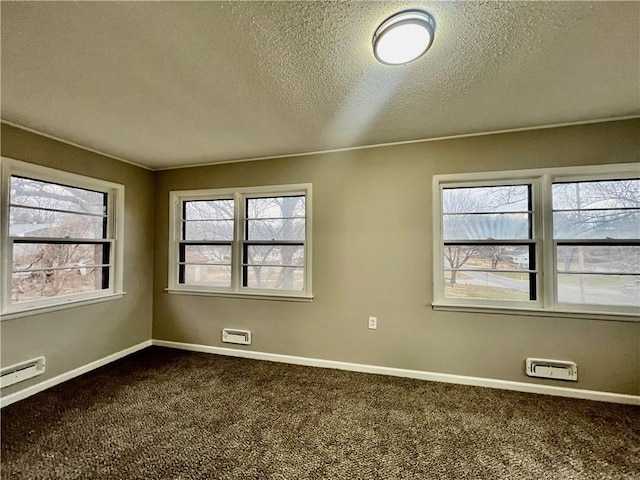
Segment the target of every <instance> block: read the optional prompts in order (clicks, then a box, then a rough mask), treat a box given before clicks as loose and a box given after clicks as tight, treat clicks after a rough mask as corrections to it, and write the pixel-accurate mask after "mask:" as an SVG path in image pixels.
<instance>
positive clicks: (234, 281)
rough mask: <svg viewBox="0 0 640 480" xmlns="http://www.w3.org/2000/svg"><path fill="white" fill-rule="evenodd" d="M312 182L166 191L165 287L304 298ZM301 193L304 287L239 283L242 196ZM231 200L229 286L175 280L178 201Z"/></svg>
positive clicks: (308, 267)
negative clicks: (244, 285)
mask: <svg viewBox="0 0 640 480" xmlns="http://www.w3.org/2000/svg"><path fill="white" fill-rule="evenodd" d="M311 191H312V186H311V184H310V183H300V184H291V185H269V186H263V187H238V188H217V189H208V190H178V191H171V192H169V262H168V263H169V265H168V287H167V288H166V289H165V290H166V291H167V292H168V293H171V294H183V295H201V296H213V297H230V298H252V299H258V300H283V301H297V302H305V301H306V302H308V301H311V300H312V299H313V295H312V293H311V292H312V277H313V275H312V263H313V262H312V234H311V230H312V224H313V220H312V212H313V208H312V194H311ZM281 195H304V196H305V252H304V259H305V264H304V269H305V279H304V285H305V289H304V290H303V291H300V292H296V291H291V290H284V291H279V290H271V289H258V288H250V287H242V286H241V285H240V284H241V274H240V271H241V264H242V255H241V254H240V246H241V242H242V208H243V207H242V203H243V202H242V200H243V199H245V198H251V197H261V196H281ZM231 198H233V200H234V239H233V240H232V241H231V250H232V253H231V262H232V263H231V287H229V288H222V287H217V288H214V287H206V286H196V285H184V284H180V283H179V282H178V260H179V258H178V252H179V242H180V240H181V238H180V237H181V233H182V232H181V224H180V222H179V219H180V218H181V204H182V202H183V201H193V200H215V199H231Z"/></svg>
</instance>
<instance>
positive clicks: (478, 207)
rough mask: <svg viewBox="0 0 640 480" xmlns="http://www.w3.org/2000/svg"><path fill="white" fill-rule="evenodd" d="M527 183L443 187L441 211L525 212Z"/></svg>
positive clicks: (527, 194) (527, 191) (527, 199)
mask: <svg viewBox="0 0 640 480" xmlns="http://www.w3.org/2000/svg"><path fill="white" fill-rule="evenodd" d="M528 206H529V185H510V186H501V187H472V188H445V189H444V190H443V191H442V212H443V213H491V212H526V211H527V210H528V209H529V207H528Z"/></svg>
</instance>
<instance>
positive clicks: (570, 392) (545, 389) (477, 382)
mask: <svg viewBox="0 0 640 480" xmlns="http://www.w3.org/2000/svg"><path fill="white" fill-rule="evenodd" d="M152 342H153V345H157V346H159V347H168V348H176V349H179V350H189V351H192V352H204V353H213V354H216V355H226V356H230V357H242V358H250V359H254V360H267V361H270V362H281V363H291V364H294V365H305V366H309V367H320V368H333V369H337V370H349V371H352V372H363V373H375V374H379V375H389V376H393V377H405V378H416V379H418V380H428V381H432V382H444V383H456V384H460V385H472V386H475V387H488V388H498V389H501V390H515V391H517V392H526V393H539V394H543V395H553V396H557V397H569V398H579V399H583V400H596V401H599V402H612V403H622V404H626V405H640V396H638V395H626V394H622V393H610V392H599V391H596V390H580V389H576V388H566V387H556V386H551V385H538V384H533V383H525V382H514V381H510V380H496V379H492V378H482V377H467V376H464V375H450V374H446V373H435V372H424V371H421V370H407V369H403V368H393V367H380V366H376V365H365V364H360V363H347V362H337V361H333V360H322V359H319V358H308V357H296V356H291V355H280V354H277V353H266V352H256V351H251V350H239V349H235V348H222V347H212V346H209V345H197V344H193V343H181V342H171V341H167V340H152Z"/></svg>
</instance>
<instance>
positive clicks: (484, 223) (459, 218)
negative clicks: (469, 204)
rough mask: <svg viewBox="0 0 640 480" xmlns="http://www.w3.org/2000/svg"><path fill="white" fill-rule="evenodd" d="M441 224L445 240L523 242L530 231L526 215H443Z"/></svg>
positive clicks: (528, 219)
mask: <svg viewBox="0 0 640 480" xmlns="http://www.w3.org/2000/svg"><path fill="white" fill-rule="evenodd" d="M442 222H443V237H444V239H445V240H516V239H517V240H524V239H528V238H530V231H531V229H530V224H531V215H530V214H527V213H503V214H500V213H497V214H479V215H443V216H442Z"/></svg>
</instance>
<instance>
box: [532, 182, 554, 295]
mask: <svg viewBox="0 0 640 480" xmlns="http://www.w3.org/2000/svg"><path fill="white" fill-rule="evenodd" d="M538 187H539V188H538V191H539V194H538V195H536V197H535V198H536V200H537V202H538V209H537V210H538V221H539V223H538V225H540V228H538V231H537V232H536V233H537V234H536V238H537V239H538V240H539V242H540V243H541V244H540V245H539V248H538V251H539V252H540V253H541V255H542V256H541V257H540V259H539V264H540V269H541V274H540V281H541V284H542V294H543V295H542V298H541V302H542V306H543V307H544V308H555V306H556V304H557V302H556V298H557V292H556V279H557V275H556V273H557V272H556V251H555V250H556V248H555V245H554V242H553V203H552V197H551V191H552V189H551V177H550V176H549V175H546V174H545V175H542V176H541V177H540V179H539V180H538Z"/></svg>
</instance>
